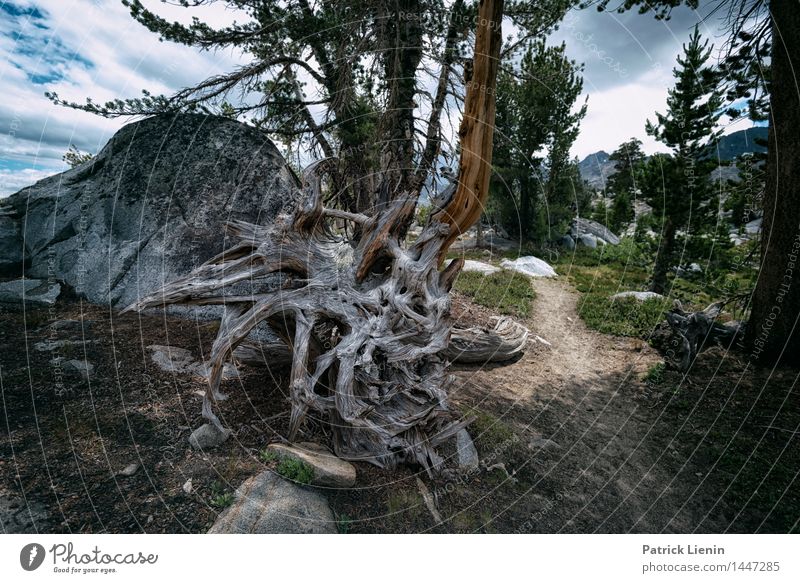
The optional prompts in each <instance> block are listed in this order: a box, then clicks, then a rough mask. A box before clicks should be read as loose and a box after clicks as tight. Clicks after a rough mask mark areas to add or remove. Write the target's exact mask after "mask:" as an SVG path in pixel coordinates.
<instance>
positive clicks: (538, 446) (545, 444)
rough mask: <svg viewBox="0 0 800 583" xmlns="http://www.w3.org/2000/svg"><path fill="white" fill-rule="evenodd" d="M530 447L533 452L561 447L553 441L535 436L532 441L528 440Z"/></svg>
mask: <svg viewBox="0 0 800 583" xmlns="http://www.w3.org/2000/svg"><path fill="white" fill-rule="evenodd" d="M528 447H529V448H530V449H533V450H537V451H538V450H542V449H560V448H561V446H560V445H558V444H557V443H556V442H555V441H553V440H552V439H547V438H545V437H542V436H541V435H535V436H534V437H532V438H531V439H530V440H528Z"/></svg>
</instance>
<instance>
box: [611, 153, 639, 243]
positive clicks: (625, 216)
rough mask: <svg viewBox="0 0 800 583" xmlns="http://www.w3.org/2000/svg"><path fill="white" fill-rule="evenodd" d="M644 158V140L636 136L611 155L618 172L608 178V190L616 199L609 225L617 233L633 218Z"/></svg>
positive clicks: (612, 206)
mask: <svg viewBox="0 0 800 583" xmlns="http://www.w3.org/2000/svg"><path fill="white" fill-rule="evenodd" d="M644 159H645V155H644V152H643V151H642V142H641V140H638V139H636V138H631V139H630V140H628V141H627V142H625V143H623V144H621V145H620V146H619V147H618V148H617V149H616V150H614V152H613V153H612V154H611V156H609V160H611V161H613V162H614V169H615V170H616V172H615V173H614V174H612V175H611V176H610V177H609V179H608V190H609V191H610V192H611V193H613V195H614V201H613V203H612V205H611V212H610V215H609V220H608V225H607V226H608V228H609V229H611V230H612V231H614V232H615V233H619V232H620V231H621V230H622V229H623V228H624V227H625V226H627V225H628V224H629V223H630V222H631V221H632V220H633V217H634V212H633V201H634V199H635V198H636V192H637V190H638V189H639V188H640V185H639V180H638V174H639V173H640V172H641V165H642V163H643V162H644Z"/></svg>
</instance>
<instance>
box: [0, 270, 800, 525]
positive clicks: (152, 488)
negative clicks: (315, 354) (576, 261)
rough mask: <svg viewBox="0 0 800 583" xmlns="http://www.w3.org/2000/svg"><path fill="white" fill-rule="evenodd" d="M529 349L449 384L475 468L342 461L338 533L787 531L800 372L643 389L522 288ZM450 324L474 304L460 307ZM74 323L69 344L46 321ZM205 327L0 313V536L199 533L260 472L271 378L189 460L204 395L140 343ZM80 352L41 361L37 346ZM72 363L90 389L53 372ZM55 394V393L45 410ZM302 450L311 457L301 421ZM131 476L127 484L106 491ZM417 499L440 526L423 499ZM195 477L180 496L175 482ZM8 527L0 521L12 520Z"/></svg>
mask: <svg viewBox="0 0 800 583" xmlns="http://www.w3.org/2000/svg"><path fill="white" fill-rule="evenodd" d="M533 285H534V286H535V288H536V292H537V299H536V301H535V304H534V313H533V315H532V317H531V318H530V319H529V320H528V321H527V322H526V324H527V325H528V326H529V327H530V328H531V330H532V331H533V334H535V335H538V336H539V337H541V338H543V339H545V340H546V341H547V342H548V343H549V345H547V344H545V343H543V342H540V341H535V342H532V343H531V348H530V349H529V350H528V352H527V353H526V354H525V356H524V357H523V358H521V359H520V360H519V361H517V362H514V363H511V364H508V365H505V366H486V367H471V368H462V369H460V370H458V371H455V376H456V382H455V385H454V390H453V393H452V401H453V404H454V406H455V407H457V408H458V410H459V411H460V412H461V413H462V414H464V415H469V416H472V417H475V419H476V420H475V422H474V424H473V425H472V428H471V430H470V432H471V433H472V434H473V437H474V439H475V443H476V446H477V448H478V451H479V453H480V456H481V460H482V462H481V466H480V467H479V468H478V469H477V470H474V471H472V472H468V473H465V474H452V475H450V476H448V477H442V478H438V479H436V480H429V479H428V478H427V477H425V476H422V475H420V474H418V472H417V471H416V470H415V469H414V468H400V469H398V470H397V471H394V472H389V471H384V470H380V469H378V468H375V467H372V466H369V465H366V464H357V471H358V482H357V484H356V487H355V488H353V489H349V490H327V491H325V494H326V495H327V496H328V499H329V501H330V504H331V507H332V509H333V511H334V514H335V515H336V516H337V519H338V521H339V528H340V530H341V531H342V532H695V531H696V532H797V531H798V529H800V527H799V526H798V518H799V517H800V499H798V492H800V488H798V485H799V483H800V481H798V479H797V476H798V472H799V471H800V453H799V452H800V449H799V448H798V447H797V446H798V430H800V397H799V396H798V392H797V384H796V383H797V371H796V370H792V369H778V370H764V369H754V368H753V367H752V366H748V365H747V363H745V362H742V361H740V360H739V358H740V356H737V355H736V354H734V353H726V352H724V351H721V350H720V349H717V348H712V349H709V350H708V351H706V352H705V353H703V354H701V356H700V357H699V359H698V362H697V363H696V364H695V366H694V367H693V369H692V370H691V371H690V373H689V375H687V376H686V377H683V376H682V375H679V374H677V373H674V372H667V373H666V374H665V375H664V378H663V379H662V380H661V381H660V382H645V381H643V380H642V378H643V376H644V375H645V373H646V372H647V371H648V369H649V368H650V367H651V366H652V365H653V364H655V363H656V362H659V361H660V357H659V356H658V354H657V353H656V352H655V351H654V350H653V349H651V348H650V347H649V346H648V345H647V344H646V343H645V342H643V341H641V340H636V339H629V338H618V337H613V336H607V335H603V334H599V333H596V332H593V331H591V330H589V329H587V328H586V326H585V325H584V324H583V322H582V321H581V320H580V319H579V318H578V316H577V312H576V307H577V303H578V302H579V301H580V296H579V294H577V293H576V292H574V291H572V290H571V288H570V287H569V286H568V285H567V284H566V283H564V282H563V281H561V280H537V281H535V282H534V283H533ZM455 313H456V316H457V317H458V318H460V319H461V320H462V322H467V323H479V322H484V323H485V321H486V320H487V319H488V317H489V316H491V315H492V314H491V312H490V311H489V310H487V309H486V308H482V307H480V306H475V305H473V304H470V303H469V302H467V301H466V300H465V299H464V298H462V297H457V298H456V308H455ZM69 318H73V319H83V320H84V322H86V325H85V326H84V327H83V330H81V329H78V330H54V329H53V328H52V327H51V323H52V322H53V321H54V320H63V319H69ZM214 333H215V324H214V323H209V322H205V323H203V322H194V321H191V320H186V319H178V318H173V317H164V316H160V315H141V316H139V315H124V316H119V315H117V314H115V313H112V312H111V311H109V310H108V309H103V308H100V307H96V306H86V305H82V304H80V303H77V302H71V303H62V304H59V305H57V307H56V309H55V310H46V309H41V310H33V311H31V310H28V311H26V312H22V311H21V310H19V309H9V308H0V334H1V336H0V395H1V396H2V410H3V415H2V417H0V515H2V516H3V517H4V518H3V524H2V527H3V530H4V531H5V532H14V531H16V532H20V531H25V532H33V531H39V532H204V531H205V530H206V529H207V528H208V527H209V526H210V525H211V524H212V523H213V521H214V519H215V517H216V514H217V513H218V512H219V511H220V509H219V508H218V507H216V506H215V505H214V503H215V501H216V500H218V498H219V494H220V493H224V492H230V491H232V490H233V489H235V488H236V487H237V486H238V485H239V483H241V482H242V481H243V480H244V479H245V478H247V477H249V476H250V475H252V474H254V473H256V472H258V471H260V470H262V469H263V468H264V464H263V463H262V462H261V461H259V459H258V452H259V451H260V450H262V449H263V448H264V447H265V446H266V444H267V443H269V442H271V441H274V440H276V439H282V436H283V435H285V433H286V429H287V427H286V426H287V421H288V406H287V404H286V391H285V387H286V380H287V379H286V377H287V375H286V373H285V371H282V370H269V369H242V371H241V372H242V377H241V379H239V380H231V381H226V383H227V386H226V387H224V388H225V390H226V392H228V393H229V394H230V395H231V398H230V399H229V400H228V401H225V402H224V403H223V404H222V406H221V409H220V411H221V413H222V418H223V422H224V423H225V424H226V425H227V426H228V427H230V428H231V429H233V430H234V436H233V437H232V438H231V439H229V440H228V441H227V442H226V443H225V444H224V445H222V446H221V447H219V448H216V449H214V450H210V451H207V452H203V453H198V452H195V451H193V450H191V448H190V447H189V445H188V443H187V438H188V435H189V433H190V431H191V429H193V428H195V427H197V426H198V425H199V424H201V423H202V419H201V416H200V403H201V397H200V396H199V394H198V392H199V391H201V390H202V388H203V383H202V381H201V380H199V379H192V378H187V377H185V376H176V375H174V374H171V373H165V372H163V371H160V370H159V369H157V368H156V367H155V365H153V363H152V362H151V361H150V353H149V351H148V350H147V349H146V346H148V345H150V344H166V345H173V346H179V347H183V348H188V349H190V350H192V352H193V353H194V354H195V356H197V357H198V358H201V357H202V355H203V354H207V352H208V350H209V348H210V345H211V341H212V340H213V337H214ZM54 339H67V340H70V339H71V340H74V341H77V342H76V343H75V344H72V345H69V344H68V345H66V346H63V347H61V348H58V349H55V350H53V351H39V350H37V349H36V348H35V347H34V345H35V344H36V343H37V342H41V341H48V340H54ZM58 356H60V357H62V358H64V359H67V360H69V359H84V358H85V359H87V360H88V361H89V362H91V363H92V364H94V366H95V370H94V373H93V374H92V375H91V376H90V378H89V380H88V381H85V380H82V379H80V378H79V377H78V376H70V375H69V374H68V373H66V372H65V373H64V391H56V390H55V389H56V387H57V384H58V382H57V380H58V379H57V378H55V373H54V370H55V369H54V367H53V366H52V365H51V364H50V361H51V360H52V359H53V358H55V357H58ZM60 393H63V394H60ZM301 439H302V440H311V441H317V442H320V443H327V440H328V437H327V435H326V429H325V424H324V423H323V422H321V420H312V422H311V423H310V424H309V425H308V427H307V428H306V429H305V433H304V435H302V436H301ZM131 463H138V464H140V467H139V469H138V470H137V472H136V473H135V474H133V475H132V476H122V475H119V472H120V470H122V469H123V468H124V467H126V466H128V465H129V464H131ZM418 476H420V477H422V478H423V480H425V481H426V482H427V483H428V487H429V489H430V490H431V492H432V493H433V497H434V498H435V500H436V504H437V507H438V510H439V513H440V514H441V516H442V519H443V522H442V523H441V524H437V523H436V522H435V521H434V519H433V517H432V515H431V513H430V512H429V510H428V508H427V507H426V505H425V504H424V502H423V498H422V496H421V495H420V493H419V489H418V486H417V482H416V478H417V477H418ZM190 478H191V480H192V488H191V491H190V492H189V493H187V492H186V491H185V490H184V486H185V484H186V482H187V480H189V479H190ZM9 517H10V518H9Z"/></svg>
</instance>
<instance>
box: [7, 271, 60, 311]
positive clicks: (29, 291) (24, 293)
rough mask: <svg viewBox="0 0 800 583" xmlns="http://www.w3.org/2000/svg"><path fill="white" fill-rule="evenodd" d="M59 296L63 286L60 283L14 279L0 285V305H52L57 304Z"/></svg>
mask: <svg viewBox="0 0 800 583" xmlns="http://www.w3.org/2000/svg"><path fill="white" fill-rule="evenodd" d="M59 294H61V286H60V285H59V284H58V283H48V282H47V281H46V280H43V279H27V278H26V279H14V280H12V281H6V282H3V283H0V303H7V304H16V303H22V302H28V303H33V304H44V305H50V304H54V303H55V302H56V299H57V298H58V296H59Z"/></svg>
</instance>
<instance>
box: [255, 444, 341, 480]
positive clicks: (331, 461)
mask: <svg viewBox="0 0 800 583" xmlns="http://www.w3.org/2000/svg"><path fill="white" fill-rule="evenodd" d="M267 449H269V450H271V451H274V452H275V453H276V454H277V455H278V456H279V457H289V458H292V459H295V460H298V461H301V462H303V463H304V464H307V465H308V466H310V467H311V469H312V470H314V476H313V477H312V478H311V482H309V483H310V484H311V485H312V486H328V487H331V488H350V487H352V486H354V485H355V483H356V468H355V466H353V464H351V463H350V462H346V461H345V460H343V459H340V458H338V457H336V456H335V455H333V454H332V453H331V452H330V451H328V450H327V449H326V448H324V447H322V446H321V445H318V444H316V443H310V442H304V443H298V444H297V445H287V444H285V443H271V444H270V445H268V446H267Z"/></svg>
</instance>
